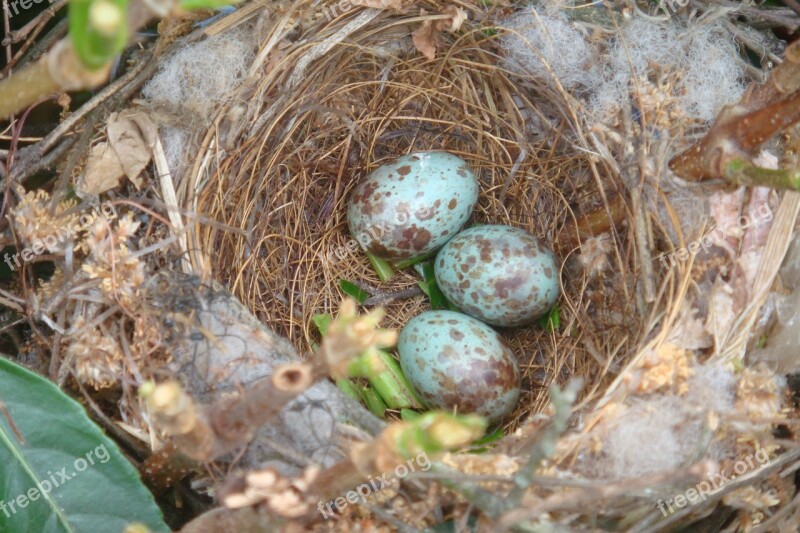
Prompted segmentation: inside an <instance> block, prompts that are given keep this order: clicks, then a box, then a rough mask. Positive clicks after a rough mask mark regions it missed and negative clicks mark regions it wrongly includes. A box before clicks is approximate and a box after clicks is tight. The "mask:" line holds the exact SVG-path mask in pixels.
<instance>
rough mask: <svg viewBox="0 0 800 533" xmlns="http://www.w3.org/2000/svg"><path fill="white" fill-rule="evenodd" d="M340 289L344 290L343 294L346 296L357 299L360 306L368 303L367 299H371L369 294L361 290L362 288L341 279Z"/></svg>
mask: <svg viewBox="0 0 800 533" xmlns="http://www.w3.org/2000/svg"><path fill="white" fill-rule="evenodd" d="M339 288H340V289H342V292H343V293H345V294H346V295H348V296H352V297H353V298H355V299H356V301H357V302H358V305H362V304H363V303H364V302H366V301H367V298H369V293H368V292H366V291H363V290H361V288H360V287H359V286H358V285H356V284H355V283H353V282H352V281H347V280H344V279H340V280H339Z"/></svg>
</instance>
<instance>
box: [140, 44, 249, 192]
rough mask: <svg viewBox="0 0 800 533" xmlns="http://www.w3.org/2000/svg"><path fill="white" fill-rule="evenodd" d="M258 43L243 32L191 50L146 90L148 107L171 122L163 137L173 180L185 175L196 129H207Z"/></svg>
mask: <svg viewBox="0 0 800 533" xmlns="http://www.w3.org/2000/svg"><path fill="white" fill-rule="evenodd" d="M254 40H255V36H254V32H252V31H245V30H239V31H232V32H225V33H222V34H219V35H217V36H214V37H210V38H208V39H205V40H203V41H201V42H198V43H194V44H190V45H187V46H185V47H183V48H182V49H180V50H179V51H178V52H176V53H175V55H173V56H172V57H170V58H169V59H168V60H167V61H164V62H162V64H161V66H160V68H159V70H158V72H157V73H156V74H155V76H153V78H152V79H151V80H150V81H148V82H147V84H146V85H145V86H144V88H143V89H142V96H143V97H144V99H145V101H146V103H147V104H148V105H149V106H150V107H151V108H153V109H154V110H155V111H157V112H159V113H160V114H163V115H165V116H166V117H169V119H168V121H165V122H166V123H163V124H162V126H161V128H160V130H161V131H160V134H161V142H162V144H163V146H164V153H165V156H166V158H167V163H168V165H169V168H170V171H171V172H172V174H173V177H175V178H177V177H179V176H180V173H181V172H182V170H183V167H184V163H185V157H186V154H187V153H189V152H191V150H190V149H189V148H190V142H191V141H192V139H193V138H194V137H195V130H197V129H202V128H205V127H207V126H208V124H209V122H210V121H211V119H212V118H213V114H214V112H215V111H216V110H217V109H218V108H219V106H221V105H222V104H223V103H225V102H226V101H227V100H228V99H229V98H230V95H231V94H233V92H234V89H235V88H236V87H238V86H239V84H241V82H242V81H243V80H244V78H245V76H246V75H247V69H248V68H249V67H250V65H251V64H252V62H253V59H254V57H255V55H254V50H253V48H254V45H255V42H254Z"/></svg>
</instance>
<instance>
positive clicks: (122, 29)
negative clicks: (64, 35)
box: [68, 0, 128, 69]
mask: <svg viewBox="0 0 800 533" xmlns="http://www.w3.org/2000/svg"><path fill="white" fill-rule="evenodd" d="M68 18H69V35H70V39H72V45H73V46H74V48H75V52H76V53H77V54H78V57H79V58H80V59H81V62H82V63H83V65H84V66H85V67H86V68H88V69H99V68H101V67H103V66H105V65H106V64H108V62H109V61H111V60H112V59H114V57H115V56H116V55H117V54H119V53H120V52H122V50H123V49H124V48H125V45H126V44H127V43H128V0H70V2H69V14H68Z"/></svg>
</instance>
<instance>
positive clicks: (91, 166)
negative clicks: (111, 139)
mask: <svg viewBox="0 0 800 533" xmlns="http://www.w3.org/2000/svg"><path fill="white" fill-rule="evenodd" d="M123 176H125V170H124V169H123V168H122V163H121V162H120V160H119V157H117V154H116V152H114V150H113V149H112V148H111V147H110V146H109V145H108V143H104V142H102V143H98V144H96V145H94V146H93V147H92V149H91V150H90V151H89V159H88V161H87V162H86V171H85V172H84V173H83V175H82V176H81V177H79V178H78V181H77V183H76V184H75V193H76V194H77V195H78V197H80V198H85V197H86V196H92V195H97V194H100V193H103V192H106V191H108V190H110V189H113V188H115V187H119V185H120V183H121V180H122V177H123Z"/></svg>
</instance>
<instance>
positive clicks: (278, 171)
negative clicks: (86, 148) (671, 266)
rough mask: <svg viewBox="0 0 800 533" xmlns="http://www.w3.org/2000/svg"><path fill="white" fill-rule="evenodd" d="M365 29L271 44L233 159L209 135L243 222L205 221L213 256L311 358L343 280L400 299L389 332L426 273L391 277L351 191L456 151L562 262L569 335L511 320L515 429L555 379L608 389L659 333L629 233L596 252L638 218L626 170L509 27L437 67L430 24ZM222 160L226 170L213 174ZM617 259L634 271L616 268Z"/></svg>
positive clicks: (511, 218)
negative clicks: (509, 34)
mask: <svg viewBox="0 0 800 533" xmlns="http://www.w3.org/2000/svg"><path fill="white" fill-rule="evenodd" d="M430 7H431V9H432V10H433V9H434V6H433V5H432V6H430ZM348 23H349V24H351V25H352V26H353V29H348V30H347V33H346V34H343V33H337V31H339V30H341V29H342V28H341V27H339V24H333V25H331V24H328V25H324V24H319V25H315V26H312V27H310V28H308V29H307V31H308V34H309V35H315V40H317V41H319V43H318V44H316V45H315V46H314V47H313V48H312V49H310V50H309V48H308V45H306V44H297V45H294V46H287V47H285V48H280V45H279V44H275V45H274V48H273V49H272V50H266V51H262V54H261V55H262V56H264V57H266V58H270V59H269V63H268V65H265V66H260V65H256V66H255V67H253V68H254V69H256V68H259V67H261V68H268V69H269V75H268V77H267V78H266V80H264V81H261V83H260V84H259V86H258V88H257V90H256V92H255V94H253V96H252V97H251V98H252V99H251V100H250V101H249V102H248V103H247V104H245V105H240V106H231V108H230V109H228V110H227V113H242V109H244V108H247V111H246V113H249V114H250V115H252V116H251V117H250V120H249V122H246V123H244V124H241V125H240V126H239V131H241V132H242V133H240V134H238V135H237V134H234V135H233V136H230V137H228V138H226V139H225V141H226V142H227V146H226V148H225V150H224V153H223V154H222V155H220V146H219V142H220V139H221V138H222V137H223V136H224V135H226V134H227V133H219V132H214V133H213V134H212V135H210V136H208V137H206V139H205V150H204V151H202V152H201V153H200V154H199V155H198V157H197V159H196V161H197V163H196V164H195V169H199V170H200V172H198V173H196V174H195V176H194V178H195V180H196V181H195V183H194V187H193V190H194V192H193V195H192V196H191V202H193V203H192V209H195V210H197V211H198V212H202V213H204V214H206V215H207V216H209V217H211V218H212V219H213V220H216V221H218V222H222V223H224V224H225V225H226V226H229V227H232V228H236V229H238V230H241V231H240V232H235V233H234V232H226V231H224V230H219V229H215V228H208V227H201V226H198V227H197V228H195V230H194V232H193V235H192V241H193V242H194V243H195V244H196V247H197V251H198V253H197V254H196V257H197V258H198V262H201V264H203V265H205V266H207V268H208V269H209V270H210V271H211V272H213V273H214V276H215V277H216V278H217V279H220V280H225V282H226V283H227V284H228V285H229V286H230V287H231V290H232V291H233V292H234V294H235V295H236V296H238V297H239V298H241V299H242V301H243V302H244V303H245V304H246V305H247V306H248V307H249V308H250V309H252V310H253V311H254V312H255V314H256V315H257V316H258V317H259V318H260V319H262V320H263V321H264V323H266V324H269V325H270V327H272V328H273V329H275V330H276V331H277V332H278V333H279V334H281V335H284V336H285V337H286V338H288V339H289V340H290V341H291V342H292V343H293V344H294V345H295V347H296V348H297V349H298V351H299V352H301V353H307V352H309V351H310V349H311V346H312V345H313V344H314V343H315V342H318V341H319V333H318V332H317V331H316V328H315V327H314V325H313V323H312V321H311V318H312V316H313V315H315V314H318V313H335V311H336V309H337V307H338V305H339V304H340V302H341V300H342V298H343V296H344V294H343V293H342V292H341V291H340V288H339V281H340V280H347V281H351V282H353V283H355V284H357V285H359V286H360V287H361V288H362V289H363V290H365V291H366V292H367V293H369V294H370V295H371V296H370V298H369V299H368V300H367V302H366V305H367V306H368V307H369V306H376V305H381V306H383V307H384V308H385V309H386V313H387V318H386V325H387V327H393V328H398V329H399V328H402V327H403V325H404V324H405V323H406V322H407V321H408V320H409V319H410V318H411V317H413V316H415V315H417V314H419V313H420V312H422V311H424V310H426V309H428V308H429V303H428V300H427V298H426V297H425V296H424V295H423V294H422V292H421V291H420V290H419V288H418V286H417V282H418V281H419V278H418V276H417V275H416V274H415V273H414V271H413V269H408V270H404V271H401V272H400V273H399V274H398V275H396V276H395V277H394V278H393V279H391V280H390V281H388V282H381V281H380V280H379V279H378V277H377V275H376V273H375V272H374V270H373V269H372V267H371V266H370V263H369V260H368V258H367V256H366V255H365V254H364V252H363V251H362V250H361V249H360V247H359V246H358V245H357V244H356V242H355V240H354V238H353V237H352V236H351V235H350V234H349V232H348V229H347V221H346V211H347V202H348V197H349V195H350V192H351V191H352V189H353V187H354V186H355V185H356V184H357V183H358V181H359V179H361V178H362V177H363V176H364V175H365V174H366V173H368V172H370V171H372V170H373V169H375V168H376V167H377V166H379V165H380V164H382V163H384V162H386V161H388V160H391V159H393V158H396V157H398V156H401V155H404V154H407V153H410V152H415V151H426V150H446V151H449V152H452V153H455V154H458V155H459V156H461V157H462V158H464V159H465V160H466V161H468V162H469V164H470V166H471V167H472V168H473V169H474V171H475V173H476V174H477V176H478V177H479V180H480V189H481V192H480V197H479V201H478V205H477V207H476V209H475V212H474V215H473V217H472V219H471V222H476V223H477V222H482V223H493V224H508V225H511V226H514V227H519V228H523V229H525V230H527V231H529V232H531V233H532V234H534V235H536V236H538V237H539V238H540V239H542V241H543V242H544V243H546V244H547V245H549V246H551V247H553V248H554V249H555V250H557V251H558V255H559V258H560V259H561V261H562V266H563V275H562V279H561V282H562V288H563V294H564V295H563V297H562V298H561V300H560V301H559V304H558V309H559V313H560V322H561V324H560V326H559V328H558V331H559V334H554V333H553V332H552V331H549V330H548V329H547V328H544V327H541V326H530V327H524V328H514V329H505V330H503V331H502V335H503V337H504V338H505V339H507V340H508V342H509V344H510V346H511V347H512V348H513V350H514V353H515V354H516V355H517V357H518V359H519V363H520V367H521V369H522V372H523V382H524V385H523V394H522V397H521V399H520V401H519V405H518V408H517V409H516V411H515V414H514V416H512V417H510V418H509V421H508V428H509V429H513V428H515V427H517V425H518V421H519V420H520V419H522V418H525V417H526V416H528V415H530V414H531V413H536V412H539V411H541V409H542V408H543V407H544V406H545V405H546V404H547V402H548V396H547V394H548V393H547V390H548V387H549V386H550V385H551V384H552V383H564V382H565V381H566V380H568V379H569V378H570V377H572V376H583V377H585V380H586V383H587V386H588V389H587V390H595V391H600V390H602V389H603V388H604V386H605V384H606V382H607V379H606V378H607V371H608V369H609V367H610V366H612V363H611V362H612V361H613V366H614V367H617V366H618V365H621V364H624V358H620V357H618V355H619V354H629V353H632V352H633V351H635V347H636V346H637V344H638V343H639V342H640V341H641V338H642V335H643V334H644V327H643V323H642V322H643V321H644V320H645V318H646V317H645V313H642V312H639V311H637V301H636V298H635V297H634V295H635V293H636V291H637V290H636V284H637V279H639V278H640V271H641V268H640V266H639V264H638V261H639V259H638V258H637V256H636V254H634V253H631V250H632V247H631V246H630V240H629V239H630V238H631V235H630V234H628V235H620V234H613V235H608V236H607V237H604V238H602V239H594V240H593V241H592V244H591V246H592V251H591V252H589V253H584V254H580V253H579V252H580V243H581V241H582V240H585V239H587V238H591V235H592V230H593V228H594V227H595V226H601V227H602V226H603V225H604V224H605V227H609V226H610V225H611V222H610V221H611V220H615V221H616V222H617V223H624V219H625V218H626V217H627V216H629V212H628V211H626V210H625V209H620V207H619V206H620V204H619V201H618V199H619V198H620V195H621V193H620V185H619V182H618V180H616V179H615V178H613V176H614V173H613V172H612V171H611V169H610V167H608V166H607V165H606V164H605V163H604V162H603V161H602V160H598V159H597V158H595V157H594V156H593V155H592V154H591V153H590V148H589V146H590V144H589V141H588V140H587V131H586V124H584V123H582V121H581V120H580V119H579V118H577V117H576V116H575V114H574V109H573V108H572V107H571V100H572V99H571V97H570V96H569V95H568V94H566V93H564V92H562V93H558V92H557V91H554V90H553V89H551V88H548V87H547V86H542V85H541V84H537V83H535V82H534V81H532V80H524V79H520V78H519V77H517V76H511V75H510V72H509V71H508V70H506V69H505V68H504V67H503V66H502V64H501V61H500V60H499V57H500V55H499V54H500V52H499V50H498V47H497V38H496V37H494V36H491V35H487V34H486V32H484V31H482V30H479V29H476V30H474V31H469V32H465V33H464V34H463V35H460V36H459V38H458V39H457V40H454V41H453V42H452V43H450V44H448V46H447V48H446V49H443V50H442V51H441V52H439V53H437V54H436V56H435V58H434V59H432V60H428V59H426V58H425V57H424V56H422V55H421V54H417V53H410V52H411V50H412V49H413V44H412V40H411V37H410V33H411V30H410V28H413V27H414V26H415V25H419V22H418V21H417V20H416V19H415V18H414V17H412V16H406V17H402V16H380V17H375V18H373V19H372V20H368V19H367V17H366V16H364V15H362V16H361V17H360V18H355V17H354V18H352V20H350V19H348ZM354 23H355V24H354ZM341 25H342V26H344V27H345V28H346V26H345V24H344V21H342V22H341ZM300 41H301V42H302V39H301V40H300ZM409 47H410V48H409ZM323 49H324V50H325V51H324V53H323V52H321V51H318V50H323ZM274 56H276V57H274ZM309 56H310V57H314V58H315V59H314V61H308V58H309ZM264 102H266V104H265V103H264ZM253 108H255V109H253ZM221 116H222V117H226V116H227V115H226V114H225V113H223V114H222V115H221ZM576 143H577V144H578V145H581V144H582V145H583V147H584V148H585V150H583V151H581V150H576V149H574V144H576ZM569 145H572V149H569V150H565V149H564V148H566V147H567V146H569ZM565 153H566V154H567V155H565ZM211 157H213V158H214V159H215V161H216V164H215V168H214V169H213V170H206V168H204V165H203V162H204V161H206V160H208V159H209V158H211ZM587 214H590V216H591V217H592V219H591V220H590V219H587ZM620 215H622V216H620ZM598 234H599V231H598ZM589 256H591V257H589ZM609 268H612V269H613V270H614V271H615V272H619V273H620V276H619V277H616V276H615V277H614V280H613V281H612V279H610V278H609V277H607V276H605V275H604V272H607V270H606V269H609ZM651 272H652V271H651ZM640 303H641V302H640ZM636 317H640V318H636ZM561 332H569V334H567V335H562V334H561ZM615 356H617V357H615Z"/></svg>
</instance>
